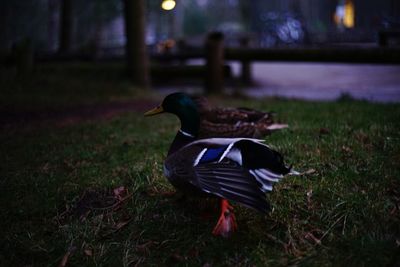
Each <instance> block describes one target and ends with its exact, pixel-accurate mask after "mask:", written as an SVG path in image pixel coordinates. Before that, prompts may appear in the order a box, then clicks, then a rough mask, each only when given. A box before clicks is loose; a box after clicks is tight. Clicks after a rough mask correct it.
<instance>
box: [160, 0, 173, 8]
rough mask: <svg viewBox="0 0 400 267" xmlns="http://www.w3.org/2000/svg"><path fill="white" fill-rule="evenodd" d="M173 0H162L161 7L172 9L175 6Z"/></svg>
mask: <svg viewBox="0 0 400 267" xmlns="http://www.w3.org/2000/svg"><path fill="white" fill-rule="evenodd" d="M175 5H176V3H175V1H174V0H163V1H162V3H161V8H162V9H164V10H172V9H174V8H175Z"/></svg>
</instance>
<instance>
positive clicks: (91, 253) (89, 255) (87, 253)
mask: <svg viewBox="0 0 400 267" xmlns="http://www.w3.org/2000/svg"><path fill="white" fill-rule="evenodd" d="M83 253H85V255H86V256H88V257H92V256H93V250H92V249H91V248H87V249H85V250H84V251H83Z"/></svg>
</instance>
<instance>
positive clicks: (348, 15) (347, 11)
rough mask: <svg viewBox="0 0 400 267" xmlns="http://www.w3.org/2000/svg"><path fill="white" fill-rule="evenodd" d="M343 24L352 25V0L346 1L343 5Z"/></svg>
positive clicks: (348, 26) (349, 26) (350, 26)
mask: <svg viewBox="0 0 400 267" xmlns="http://www.w3.org/2000/svg"><path fill="white" fill-rule="evenodd" d="M343 25H344V26H345V27H347V28H353V27H354V5H353V3H352V1H346V4H345V5H344V17H343Z"/></svg>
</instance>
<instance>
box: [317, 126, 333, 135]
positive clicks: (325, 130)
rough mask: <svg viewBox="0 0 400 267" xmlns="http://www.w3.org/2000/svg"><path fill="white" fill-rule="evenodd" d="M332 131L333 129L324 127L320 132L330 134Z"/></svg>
mask: <svg viewBox="0 0 400 267" xmlns="http://www.w3.org/2000/svg"><path fill="white" fill-rule="evenodd" d="M330 133H331V131H330V130H329V129H328V128H324V127H322V128H320V129H319V134H330Z"/></svg>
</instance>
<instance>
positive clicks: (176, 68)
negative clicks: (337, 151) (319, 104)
mask: <svg viewBox="0 0 400 267" xmlns="http://www.w3.org/2000/svg"><path fill="white" fill-rule="evenodd" d="M138 2H139V4H136V3H134V4H132V3H130V1H127V0H125V1H121V0H87V1H76V0H25V1H11V0H3V1H1V3H0V21H1V22H0V25H1V26H0V55H1V59H2V62H4V64H5V65H9V66H10V65H13V64H14V65H18V62H22V61H25V63H19V64H20V65H21V64H22V65H23V64H25V65H28V66H25V67H24V66H22V67H21V66H20V68H22V69H24V68H25V69H29V68H30V67H29V66H30V65H33V62H35V64H37V63H43V62H70V61H85V62H96V64H98V63H104V64H106V63H107V62H108V63H109V62H125V61H124V60H126V59H127V60H128V61H132V60H131V59H129V57H130V56H132V55H134V54H135V52H131V53H129V52H126V51H129V47H131V49H132V51H136V52H137V53H138V54H145V56H146V57H148V58H147V59H140V58H139V59H137V57H138V56H136V59H133V61H134V60H139V61H136V63H135V64H136V65H137V66H138V67H136V68H135V67H129V64H130V63H129V62H128V63H127V64H128V69H131V70H133V69H135V70H136V71H131V74H130V76H135V75H137V76H140V77H144V76H147V75H148V76H150V78H148V79H147V80H149V81H150V82H148V81H138V82H137V84H138V85H139V87H140V86H142V87H149V84H151V86H152V87H153V88H158V89H160V90H167V91H168V90H177V89H179V90H189V91H191V90H192V91H200V92H203V91H205V92H207V91H211V92H213V91H217V92H218V91H221V90H226V91H228V92H237V91H240V92H245V93H246V94H249V95H256V96H259V95H270V96H272V95H278V96H285V97H296V98H306V99H319V100H323V99H335V98H337V97H338V96H340V95H342V94H343V93H345V94H347V93H348V94H350V95H352V96H353V97H356V98H363V99H369V100H373V101H399V100H400V92H399V91H400V89H399V85H398V84H399V81H400V78H398V77H397V76H400V75H398V73H400V72H399V70H400V69H399V67H398V63H399V62H400V56H399V47H400V2H399V1H397V0H382V1H379V2H377V1H374V0H326V1H318V0H303V1H298V0H269V1H262V0H254V1H247V0H221V1H210V0H185V1H183V0H176V1H174V0H147V1H138ZM132 5H134V7H132ZM135 12H136V13H135ZM130 17H131V18H132V19H131V20H130V19H129V18H130ZM126 25H134V26H133V27H131V28H132V29H129V26H128V27H126ZM136 26H137V27H136ZM138 29H140V30H138ZM129 32H133V35H132V36H133V37H131V40H132V41H131V42H129V41H127V38H128V39H129V37H128V35H129ZM135 32H136V33H135ZM210 33H211V35H210ZM212 33H214V35H212ZM215 33H218V34H219V36H220V39H221V40H220V41H218V40H217V41H215V39H218V38H214V37H216V35H215ZM135 34H138V35H135ZM138 36H143V41H142V40H141V37H138ZM210 36H211V39H212V40H213V41H209V39H208V38H209V37H210ZM128 43H130V45H128ZM207 43H208V44H209V46H208V47H209V48H210V47H211V48H210V49H211V50H213V49H214V50H215V51H214V52H210V53H211V54H210V53H209V52H208V50H207ZM143 45H144V46H145V47H143ZM213 47H214V48H213ZM218 47H220V48H218ZM218 49H220V52H218V51H219V50H218ZM221 51H222V52H221ZM213 53H214V54H213ZM218 53H219V54H218ZM220 54H222V56H221V55H220ZM210 56H211V57H212V58H214V59H217V62H215V60H214V61H212V60H207V58H208V57H210ZM139 57H140V56H139ZM31 58H32V59H31ZM149 59H150V64H149V69H150V70H149V74H143V72H141V71H142V70H139V71H137V70H138V69H140V66H142V68H143V69H146V68H147V63H142V64H141V63H140V60H142V61H143V60H146V62H147V61H148V60H149ZM31 61H32V63H30V62H31ZM207 62H208V63H207ZM349 63H350V64H349ZM221 64H222V65H223V70H222V72H223V77H217V76H218V75H217V76H216V75H214V76H212V75H213V74H209V75H208V74H207V69H210V67H208V68H205V66H210V65H221ZM218 71H219V70H212V72H214V73H215V72H218ZM128 72H129V71H128ZM207 75H208V76H209V77H208V78H207ZM210 75H211V76H210ZM207 79H208V80H212V81H211V83H217V84H216V85H215V84H211V85H210V81H207ZM218 79H220V80H221V81H218ZM133 81H134V82H135V78H134V77H133ZM204 84H206V85H205V86H204ZM213 87H215V88H214V89H213ZM221 87H223V88H222V89H221ZM377 89H379V90H377Z"/></svg>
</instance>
